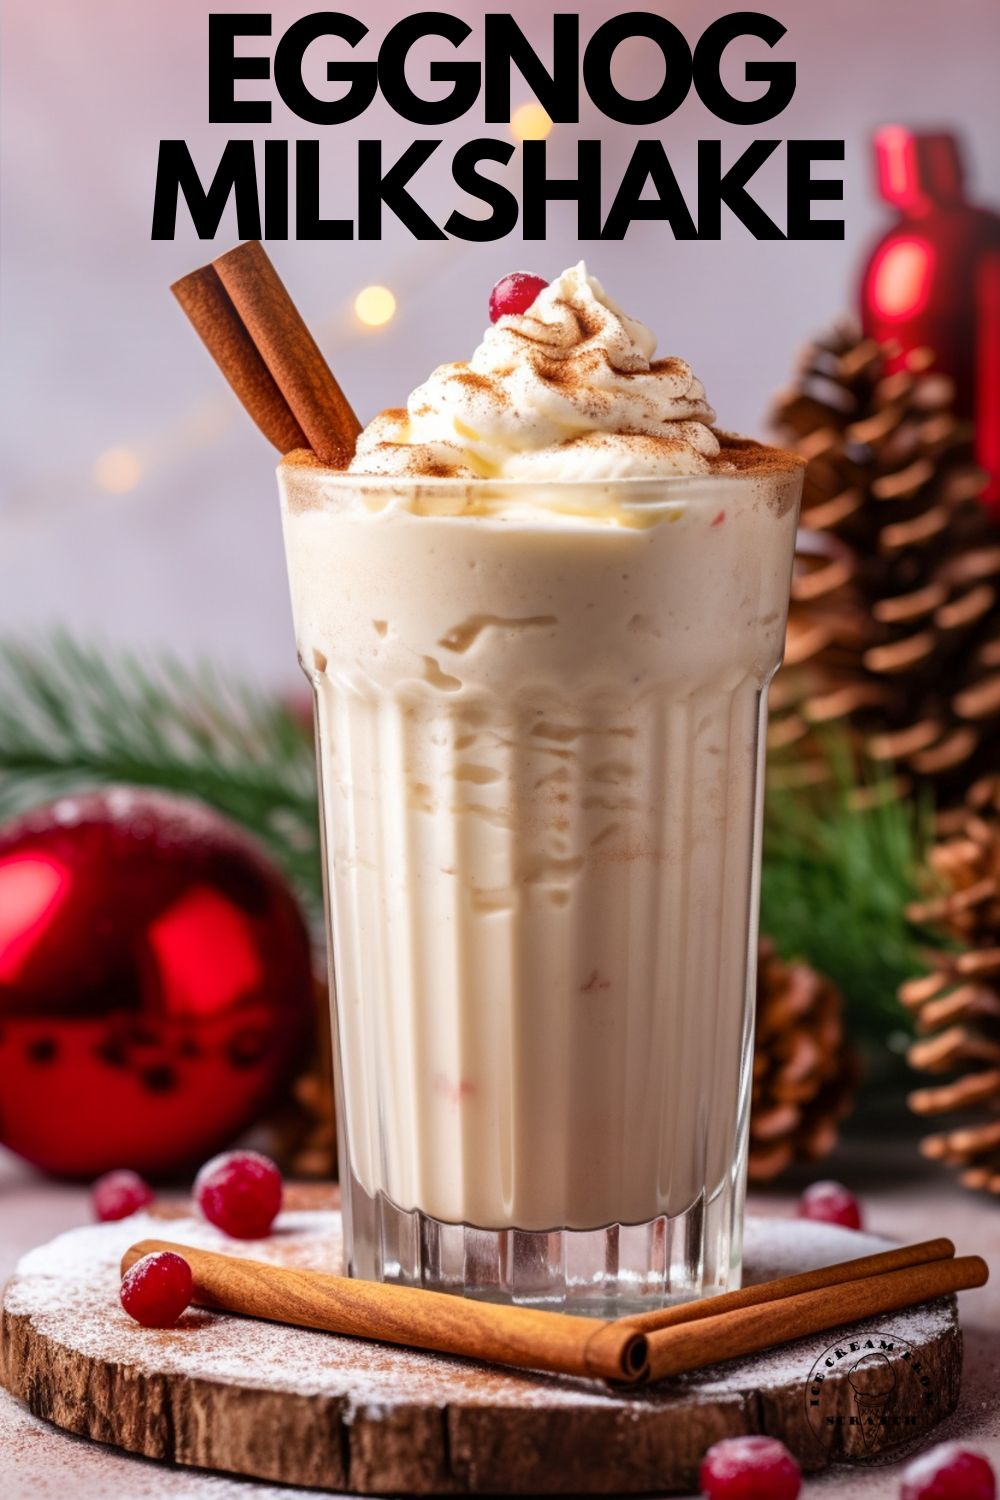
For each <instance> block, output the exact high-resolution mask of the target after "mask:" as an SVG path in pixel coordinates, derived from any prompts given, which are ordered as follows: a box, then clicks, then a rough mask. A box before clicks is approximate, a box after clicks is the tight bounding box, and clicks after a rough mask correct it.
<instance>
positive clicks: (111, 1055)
mask: <svg viewBox="0 0 1000 1500" xmlns="http://www.w3.org/2000/svg"><path fill="white" fill-rule="evenodd" d="M312 1004H313V1001H312V974H311V963H310V952H309V938H308V935H307V932H306V929H305V926H304V924H303V921H302V918H301V916H300V914H299V911H298V908H297V906H296V904H295V902H294V900H293V898H292V896H291V894H290V893H289V891H288V889H287V887H286V885H285V884H284V882H283V880H282V879H281V878H280V877H279V875H278V874H277V872H276V871H275V870H274V869H273V868H272V866H271V865H270V864H269V863H268V861H267V860H266V859H265V858H264V856H263V855H262V853H261V852H260V850H259V849H258V847H257V845H256V844H255V843H254V842H253V841H252V840H251V839H250V838H248V837H247V836H246V835H245V834H244V833H243V832H242V831H241V830H240V829H238V828H236V827H234V826H233V825H232V824H230V823H228V822H227V821H226V820H225V819H223V818H221V817H220V816H219V815H218V814H216V813H214V812H212V811H210V810H209V809H208V808H206V807H204V806H202V805H201V804H200V803H197V802H193V801H189V800H186V799H184V798H180V797H175V796H169V795H166V794H164V793H158V792H147V791H134V790H130V789H128V788H113V789H111V790H108V791H104V792H95V793H90V794H88V795H86V796H79V797H65V798H63V799H61V800H60V801H58V802H54V803H52V804H50V805H48V806H46V807H41V808H38V809H36V810H35V811H34V812H31V813H29V814H28V815H27V816H25V817H23V818H20V819H18V820H17V821H16V822H14V823H11V824H9V825H8V826H7V827H6V828H4V829H3V830H2V831H0V1141H2V1142H3V1143H4V1145H6V1146H8V1147H9V1148H10V1149H11V1150H12V1151H16V1152H17V1153H18V1154H19V1155H21V1156H23V1157H25V1158H26V1159H27V1160H28V1161H31V1162H34V1163H35V1164H36V1165H38V1166H40V1167H42V1168H44V1169H45V1170H47V1171H50V1172H54V1173H58V1174H61V1175H64V1176H67V1177H81V1178H92V1177H94V1176H96V1175H97V1174H98V1173H100V1172H105V1171H108V1170H109V1169H111V1168H117V1167H130V1168H132V1169H134V1170H135V1171H138V1172H143V1173H148V1174H151V1175H163V1174H166V1173H171V1172H175V1171H177V1170H178V1169H180V1168H182V1167H185V1166H188V1165H193V1164H195V1163H197V1162H199V1161H203V1160H204V1158H205V1157H206V1156H207V1155H208V1154H210V1153H211V1152H212V1151H215V1150H217V1149H218V1148H219V1147H220V1146H223V1145H226V1144H227V1143H228V1142H229V1141H231V1140H232V1139H233V1138H234V1137H235V1136H236V1135H238V1134H239V1132H240V1131H241V1130H243V1129H245V1128H246V1127H247V1126H248V1125H250V1124H252V1123H253V1121H254V1120H255V1119H256V1118H258V1117H259V1115H260V1114H261V1112H262V1111H263V1109H264V1108H265V1107H266V1106H267V1105H268V1103H269V1102H270V1101H271V1099H272V1098H273V1097H274V1095H275V1093H276V1092H277V1090H278V1089H279V1088H280V1087H281V1085H282V1084H283V1083H284V1081H285V1080H286V1078H287V1077H288V1076H289V1074H290V1071H291V1069H292V1068H293V1067H294V1066H295V1065H296V1063H297V1061H298V1059H299V1055H300V1051H301V1048H302V1045H303V1043H304V1041H305V1039H306V1037H307V1035H308V1032H309V1027H310V1024H311V1018H312Z"/></svg>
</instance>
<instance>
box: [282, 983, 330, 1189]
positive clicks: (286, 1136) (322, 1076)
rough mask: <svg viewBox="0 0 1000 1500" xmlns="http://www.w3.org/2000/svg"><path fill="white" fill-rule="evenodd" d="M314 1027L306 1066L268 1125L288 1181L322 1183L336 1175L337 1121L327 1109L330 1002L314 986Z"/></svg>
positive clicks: (319, 985) (324, 989)
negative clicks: (298, 1179)
mask: <svg viewBox="0 0 1000 1500" xmlns="http://www.w3.org/2000/svg"><path fill="white" fill-rule="evenodd" d="M315 992H316V1027H315V1034H314V1038H313V1045H312V1049H311V1051H310V1056H309V1060H308V1062H307V1064H306V1066H305V1068H304V1069H303V1071H302V1072H301V1073H300V1074H299V1076H298V1077H297V1078H296V1079H295V1081H294V1083H293V1084H292V1087H291V1094H290V1097H289V1098H287V1099H285V1100H284V1102H283V1103H282V1104H281V1105H280V1106H279V1108H278V1110H277V1111H276V1112H275V1114H274V1115H273V1116H272V1118H271V1121H270V1132H271V1142H270V1144H271V1150H272V1152H273V1153H274V1156H275V1159H276V1160H277V1161H278V1163H279V1164H280V1166H281V1167H282V1169H283V1170H284V1171H285V1172H287V1173H288V1174H289V1176H291V1177H297V1178H305V1179H310V1180H315V1179H317V1178H319V1179H323V1180H324V1181H325V1180H327V1179H329V1178H334V1177H336V1175H337V1117H336V1113H335V1111H334V1103H333V1047H332V1042H331V1037H330V996H329V991H328V990H327V987H326V985H325V984H324V983H322V982H320V981H319V980H317V981H316V985H315Z"/></svg>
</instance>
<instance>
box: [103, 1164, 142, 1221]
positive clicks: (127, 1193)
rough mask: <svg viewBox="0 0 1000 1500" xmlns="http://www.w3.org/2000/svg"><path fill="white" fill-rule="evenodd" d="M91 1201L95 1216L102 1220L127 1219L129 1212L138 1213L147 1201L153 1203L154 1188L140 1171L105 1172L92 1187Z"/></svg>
mask: <svg viewBox="0 0 1000 1500" xmlns="http://www.w3.org/2000/svg"><path fill="white" fill-rule="evenodd" d="M90 1201H91V1203H92V1204H93V1207H94V1217H95V1218H97V1219H100V1220H101V1221H102V1222H104V1221H106V1220H108V1219H127V1218H128V1216H129V1214H134V1213H137V1212H138V1211H139V1209H140V1208H145V1207H146V1204H147V1203H152V1201H153V1189H152V1188H151V1187H150V1185H149V1183H148V1182H146V1181H145V1180H144V1179H143V1178H142V1177H140V1176H139V1174H138V1172H129V1171H127V1170H122V1171H120V1172H105V1174H104V1176H103V1177H98V1179H97V1181H96V1182H95V1183H94V1185H93V1187H92V1188H91V1190H90Z"/></svg>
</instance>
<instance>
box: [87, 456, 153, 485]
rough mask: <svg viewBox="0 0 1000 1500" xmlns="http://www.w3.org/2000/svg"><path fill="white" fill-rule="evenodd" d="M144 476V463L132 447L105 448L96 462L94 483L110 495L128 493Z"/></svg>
mask: <svg viewBox="0 0 1000 1500" xmlns="http://www.w3.org/2000/svg"><path fill="white" fill-rule="evenodd" d="M141 478H142V464H141V463H140V462H139V456H138V454H136V453H133V451H132V449H131V448H105V450H104V452H103V453H101V454H99V456H98V457H97V459H96V461H95V463H94V483H95V484H96V485H97V486H98V488H99V489H102V490H104V491H105V492H106V493H107V494H109V495H127V494H128V492H129V490H134V489H135V487H136V485H137V484H138V483H139V480H140V479H141Z"/></svg>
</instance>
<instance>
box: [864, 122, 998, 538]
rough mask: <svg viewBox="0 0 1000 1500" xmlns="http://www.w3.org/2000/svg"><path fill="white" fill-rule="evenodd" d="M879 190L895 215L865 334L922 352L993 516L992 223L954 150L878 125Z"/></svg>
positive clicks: (874, 269)
mask: <svg viewBox="0 0 1000 1500" xmlns="http://www.w3.org/2000/svg"><path fill="white" fill-rule="evenodd" d="M875 157H876V162H877V168H878V185H879V191H880V193H881V195H882V197H883V198H884V199H885V200H886V202H887V203H890V204H891V205H892V207H893V208H894V209H895V210H896V213H897V218H896V222H895V223H894V224H893V226H892V228H891V229H890V230H889V231H888V233H887V234H885V235H883V237H882V239H881V240H880V241H879V242H878V244H877V245H876V246H875V248H874V250H873V251H872V253H871V255H870V257H869V259H868V263H867V265H866V267H865V270H864V275H863V278H862V285H861V316H862V322H863V324H864V330H865V332H866V333H867V334H870V335H871V336H872V337H873V338H876V339H878V340H880V341H882V342H885V341H888V342H893V343H895V344H896V346H897V347H898V349H899V354H898V357H897V359H896V362H895V365H890V369H892V368H899V367H902V365H903V364H904V363H905V360H906V356H907V355H908V354H909V353H910V352H911V351H912V350H914V349H920V348H929V349H931V350H932V351H933V353H934V368H935V369H937V370H940V371H941V372H942V373H943V374H946V375H950V376H951V378H952V379H953V380H954V382H955V392H956V403H955V406H956V410H957V412H958V413H959V415H960V416H964V417H968V418H971V419H973V420H974V421H975V426H976V461H977V463H978V464H979V465H980V467H981V468H983V469H985V470H986V473H987V474H988V475H989V482H988V484H987V487H986V490H985V492H984V495H983V499H984V502H985V503H986V504H988V505H989V506H990V507H991V508H993V509H994V510H997V511H998V512H1000V215H998V214H996V213H994V212H992V211H991V210H990V209H986V208H980V207H977V206H976V205H975V204H973V203H970V202H969V200H968V198H967V197H966V195H965V184H964V172H963V166H962V158H961V151H960V148H959V144H958V141H957V140H956V138H955V137H954V136H953V135H950V134H948V133H947V132H943V131H942V132H937V133H933V134H931V133H920V132H916V131H913V130H907V129H905V128H904V127H903V126H901V125H887V126H885V127H884V129H882V130H880V131H878V132H877V133H876V136H875Z"/></svg>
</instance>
